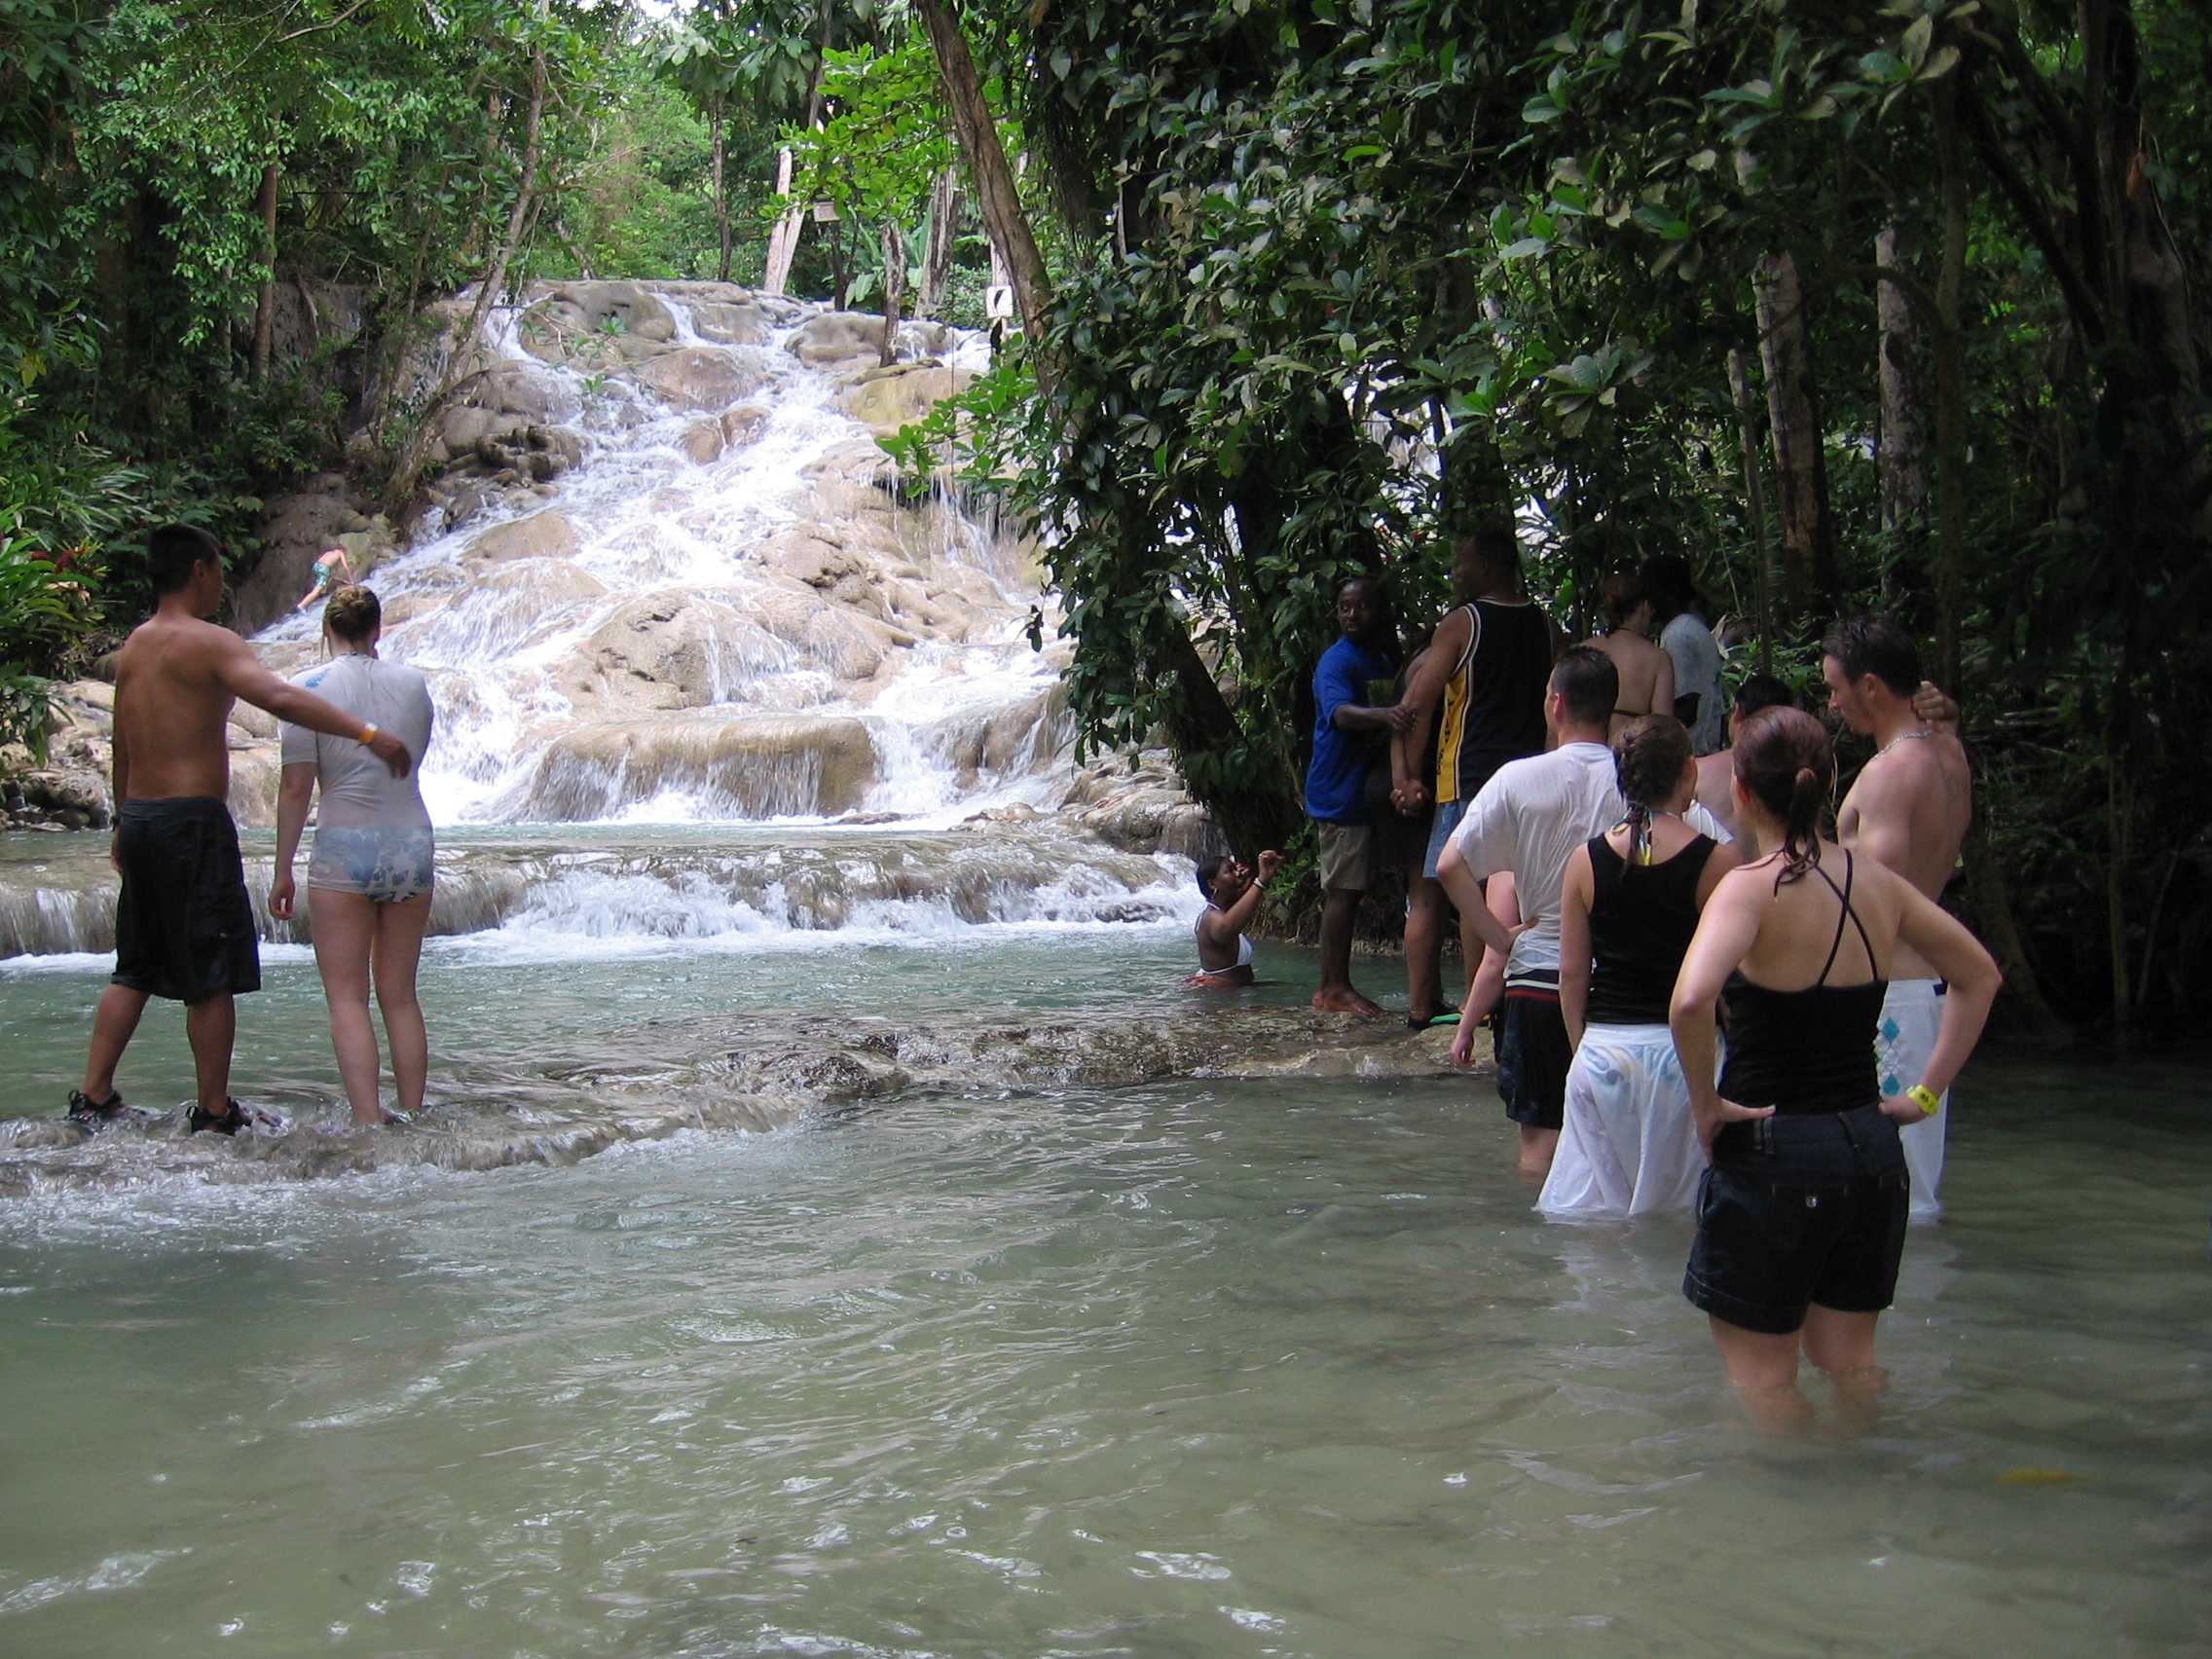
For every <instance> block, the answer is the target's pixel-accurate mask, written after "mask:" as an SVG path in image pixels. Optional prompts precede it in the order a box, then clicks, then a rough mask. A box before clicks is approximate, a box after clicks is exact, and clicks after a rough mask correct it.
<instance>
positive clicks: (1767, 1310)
mask: <svg viewBox="0 0 2212 1659" xmlns="http://www.w3.org/2000/svg"><path fill="white" fill-rule="evenodd" d="M1910 1207H1911V1198H1910V1193H1909V1191H1908V1182H1907V1179H1906V1176H1905V1166H1904V1148H1903V1145H1902V1143H1901V1142H1899V1139H1898V1126H1897V1123H1896V1121H1895V1120H1894V1119H1891V1118H1888V1117H1885V1116H1884V1115H1883V1113H1882V1109H1881V1108H1880V1107H1879V1106H1862V1107H1859V1108H1858V1109H1857V1110H1855V1111H1851V1112H1820V1113H1808V1114H1806V1115H1804V1116H1802V1117H1773V1118H1767V1119H1763V1120H1761V1121H1759V1122H1757V1123H1751V1124H1728V1125H1727V1126H1725V1127H1724V1128H1722V1129H1721V1131H1720V1133H1719V1135H1718V1136H1717V1137H1715V1139H1714V1147H1713V1167H1712V1168H1710V1169H1708V1170H1707V1171H1706V1172H1705V1177H1704V1180H1703V1181H1702V1182H1701V1183H1700V1184H1699V1187H1698V1193H1697V1241H1696V1242H1695V1243H1694V1244H1692V1245H1691V1246H1690V1263H1689V1270H1688V1272H1685V1273H1684V1274H1683V1275H1682V1294H1683V1295H1684V1296H1686V1297H1688V1298H1689V1299H1690V1301H1691V1302H1692V1303H1693V1304H1694V1305H1695V1306H1697V1307H1699V1308H1702V1309H1705V1311H1706V1312H1708V1313H1711V1314H1713V1315H1714V1316H1715V1317H1717V1318H1721V1319H1725V1320H1727V1321H1728V1323H1729V1324H1731V1325H1741V1326H1742V1327H1743V1328H1744V1329H1745V1330H1747V1331H1764V1332H1767V1333H1769V1334H1771V1335H1774V1336H1787V1335H1788V1334H1789V1333H1790V1332H1792V1331H1795V1330H1797V1329H1798V1328H1799V1327H1801V1326H1802V1325H1803V1324H1804V1323H1805V1309H1807V1308H1809V1307H1811V1306H1812V1305H1813V1304H1814V1303H1816V1302H1817V1303H1819V1304H1820V1305H1821V1306H1822V1307H1823V1308H1832V1309H1835V1310H1836V1311H1837V1312H1838V1313H1879V1312H1880V1311H1881V1310H1882V1309H1885V1308H1887V1307H1889V1305H1890V1303H1891V1300H1892V1299H1893V1298H1894V1297H1895V1296H1896V1294H1897V1288H1898V1264H1899V1261H1901V1260H1902V1259H1903V1256H1904V1229H1905V1217H1906V1214H1907V1212H1908V1210H1909V1209H1910Z"/></svg>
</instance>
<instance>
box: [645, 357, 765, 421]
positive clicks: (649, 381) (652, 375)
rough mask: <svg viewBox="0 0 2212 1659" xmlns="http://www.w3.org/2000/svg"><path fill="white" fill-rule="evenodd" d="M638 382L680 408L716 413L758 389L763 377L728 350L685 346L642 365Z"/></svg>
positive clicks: (663, 399)
mask: <svg viewBox="0 0 2212 1659" xmlns="http://www.w3.org/2000/svg"><path fill="white" fill-rule="evenodd" d="M634 378H635V379H636V381H637V383H638V384H639V385H640V386H641V387H645V390H647V391H649V392H651V393H652V394H653V395H654V396H656V397H658V398H660V399H661V400H662V401H663V402H666V403H672V404H674V405H675V406H676V407H677V408H679V409H697V410H702V411H719V410H723V409H727V408H728V407H729V406H730V405H731V404H733V403H735V402H737V401H738V399H740V398H742V397H750V396H751V395H752V394H753V393H754V392H756V391H757V390H759V389H760V387H761V385H762V383H763V381H764V380H765V377H764V376H763V375H762V374H761V373H760V372H759V371H758V370H757V369H753V368H749V367H747V366H746V365H745V364H743V363H740V362H739V361H738V360H737V358H736V357H735V356H734V355H732V354H731V353H730V352H728V351H724V350H719V349H718V348H715V347H711V346H687V347H684V348H682V350H675V351H667V352H663V353H662V354H661V355H659V356H657V357H655V358H653V359H652V361H650V362H648V363H644V364H641V365H640V366H639V368H638V370H637V371H636V374H635V376H634Z"/></svg>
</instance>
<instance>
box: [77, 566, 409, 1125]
mask: <svg viewBox="0 0 2212 1659" xmlns="http://www.w3.org/2000/svg"><path fill="white" fill-rule="evenodd" d="M146 570H147V574H148V576H149V577H150V578H151V579H152V582H153V588H154V597H155V610H154V614H153V618H152V619H151V620H150V621H147V622H145V623H142V624H141V625H140V626H139V627H138V628H137V629H136V630H135V631H134V632H133V633H132V634H131V636H130V638H129V641H128V642H126V644H125V645H124V647H123V651H122V653H121V655H120V656H119V657H118V658H117V662H116V675H115V808H116V817H115V845H114V852H113V857H114V860H115V866H116V868H117V869H118V870H120V871H121V872H122V874H123V897H122V899H121V900H120V901H119V902H118V903H117V905H116V912H115V977H114V980H113V982H112V983H110V984H109V986H108V988H107V990H106V991H105V993H103V994H102V995H101V997H100V1003H99V1009H98V1011H97V1012H96V1013H95V1014H93V1015H92V1049H91V1051H90V1052H89V1053H88V1054H87V1056H86V1059H85V1086H84V1088H80V1089H78V1090H76V1091H75V1092H74V1093H72V1094H71V1095H70V1096H69V1116H70V1118H71V1119H72V1120H73V1121H74V1122H76V1123H77V1124H81V1125H83V1126H84V1127H85V1128H86V1129H88V1130H90V1129H98V1128H101V1127H104V1126H105V1125H106V1124H111V1123H114V1122H116V1121H117V1120H118V1119H120V1118H122V1117H123V1116H124V1115H125V1114H126V1112H127V1110H128V1109H127V1108H126V1107H125V1106H124V1104H123V1098H122V1096H121V1095H119V1094H117V1093H116V1090H115V1068H116V1065H117V1064H118V1063H119V1062H120V1061H121V1060H122V1058H123V1051H124V1050H125V1048H126V1047H128V1046H129V1042H130V1037H131V1033H132V1032H134V1031H136V1030H137V1029H138V1016H139V1015H140V1014H144V1013H145V1012H146V999H147V998H148V997H168V998H171V999H172V1000H174V1001H177V1002H181V1003H183V1004H184V1005H185V1006H184V1029H185V1035H186V1036H187V1037H189V1038H190V1039H191V1042H192V1058H193V1065H194V1069H195V1070H196V1071H197V1072H198V1074H199V1091H198V1092H199V1100H198V1102H197V1103H196V1104H195V1105H194V1106H193V1108H192V1113H191V1117H190V1119H189V1120H188V1121H189V1123H190V1124H191V1127H192V1129H193V1130H194V1131H198V1130H200V1129H213V1130H215V1131H217V1132H218V1133H221V1134H236V1133H237V1132H238V1131H239V1130H240V1128H242V1127H243V1126H244V1125H245V1123H246V1115H245V1113H244V1111H243V1110H242V1109H241V1108H240V1105H239V1103H238V1102H237V1101H235V1100H233V1099H232V1098H231V1097H230V1088H231V1043H232V1039H233V1038H234V1037H235V1036H236V1034H237V1030H238V1015H237V1011H236V1009H235V1007H234V1005H233V1003H232V1000H231V999H232V998H233V997H234V996H236V995H237V994H239V993H240V992H243V991H257V990H259V989H260V988H261V952H260V949H259V943H258V940H257V939H256V937H255V933H254V924H253V906H252V904H251V903H249V902H248V900H247V898H246V892H245V869H244V866H242V865H241V864H240V859H239V836H238V829H237V827H236V826H235V825H234V824H233V823H232V822H231V813H230V808H229V806H228V804H227V802H228V800H229V797H230V793H231V766H230V749H229V745H228V743H227V742H226V740H225V735H224V731H225V727H226V726H227V725H228V724H229V722H230V717H231V705H232V704H233V703H234V702H235V701H237V700H238V699H239V698H241V697H242V698H244V699H245V701H247V702H248V703H251V704H252V705H253V706H254V707H255V708H257V709H265V710H267V711H268V712H269V713H270V714H272V715H275V716H276V718H277V719H284V720H290V721H292V722H293V723H294V724H295V725H304V726H306V727H308V728H309V729H310V730H313V731H319V732H327V733H329V734H330V735H331V736H333V737H350V738H352V739H354V740H355V741H356V742H359V743H361V744H362V745H364V746H365V747H366V748H367V749H368V750H369V751H370V752H371V753H372V754H374V755H375V756H377V758H378V759H380V760H382V761H383V762H384V763H385V764H386V765H387V766H388V767H390V768H391V772H392V775H393V776H394V777H405V776H406V775H407V771H408V768H409V767H410V766H411V765H413V764H414V758H413V756H410V755H409V754H408V753H407V746H406V745H405V744H403V743H401V742H400V741H399V740H398V739H397V738H395V737H393V736H391V735H390V734H389V733H388V732H380V731H379V730H377V728H376V727H375V726H373V725H369V726H364V725H363V724H362V723H361V722H360V721H359V720H357V719H354V718H353V717H352V716H351V715H349V714H347V713H346V712H345V711H344V710H343V709H338V708H335V707H333V706H332V705H330V704H329V703H326V702H324V701H323V700H322V699H321V698H320V697H317V696H315V695H314V694H313V692H312V691H306V690H303V689H301V688H300V687H299V686H297V685H294V684H293V683H291V682H289V681H286V680H282V679H279V678H278V677H277V676H276V675H275V674H272V673H271V672H270V671H269V670H268V669H266V668H264V667H262V666H261V661H260V659H259V658H257V657H256V656H255V655H254V654H253V651H252V649H251V647H249V646H248V645H246V643H245V642H244V641H243V640H241V639H240V638H239V637H238V636H237V635H236V634H234V633H232V632H231V631H230V630H229V629H228V628H218V627H216V626H215V625H214V624H213V623H212V622H208V621H206V620H204V618H206V617H209V616H212V615H214V613H215V610H216V608H217V607H218V606H220V605H221V604H222V599H223V549H222V544H221V543H220V542H218V541H217V540H216V539H215V538H214V537H213V536H211V535H208V534H207V533H206V532H205V531H203V530H197V529H194V528H193V527H191V526H189V525H175V524H172V525H166V526H164V527H163V528H162V529H160V530H157V531H155V532H154V533H153V534H152V535H149V536H148V537H147V538H146Z"/></svg>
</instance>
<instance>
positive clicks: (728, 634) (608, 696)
mask: <svg viewBox="0 0 2212 1659" xmlns="http://www.w3.org/2000/svg"><path fill="white" fill-rule="evenodd" d="M790 655H791V652H790V649H789V647H788V646H786V645H783V644H782V643H781V642H780V641H778V640H777V639H775V637H774V636H772V635H770V634H769V633H768V632H767V631H766V630H765V629H763V628H761V627H759V626H758V625H757V624H756V623H755V622H753V621H751V620H750V619H748V618H747V617H745V616H744V615H742V614H741V613H739V612H738V611H737V610H736V609H734V608H731V607H730V606H729V605H727V604H724V603H721V602H720V601H719V600H718V599H716V598H714V597H713V596H711V595H707V594H703V593H700V592H698V591H696V590H692V589H687V588H666V589H662V590H659V591H657V592H654V593H648V594H641V595H640V596H638V597H637V598H635V599H631V600H627V601H625V602H624V603H623V604H622V605H620V606H618V607H617V608H615V609H614V610H613V611H612V612H611V613H610V614H608V616H607V617H606V618H605V619H604V620H603V621H601V622H600V624H599V625H598V626H597V627H596V628H594V629H593V630H592V632H591V635H590V637H589V638H588V639H587V640H586V641H585V642H584V644H583V646H582V648H581V650H580V651H579V652H577V653H576V656H575V659H574V660H573V661H572V662H571V665H570V672H569V673H568V674H567V675H566V676H565V677H564V694H565V695H567V696H568V697H569V698H570V700H571V702H572V703H574V704H576V705H577V706H578V707H579V708H590V709H593V710H595V711H596V712H597V714H598V717H599V718H600V719H612V718H616V717H618V716H625V715H634V714H645V713H650V712H658V711H667V710H676V709H700V708H705V707H707V706H708V705H709V704H712V703H717V702H724V701H727V700H729V699H730V698H732V697H735V696H737V695H739V694H740V693H742V691H743V690H744V688H745V686H746V685H747V683H749V682H750V681H751V680H752V679H753V677H754V676H755V675H756V674H758V673H760V672H761V671H763V670H766V669H776V668H781V667H783V666H784V665H785V664H786V663H787V662H788V661H789V659H790Z"/></svg>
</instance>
